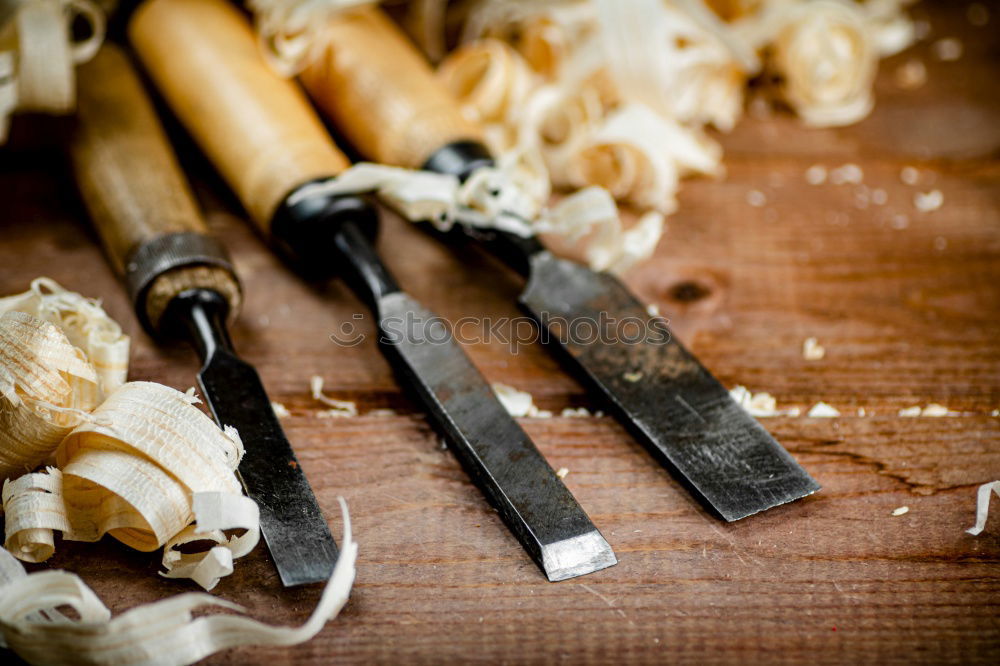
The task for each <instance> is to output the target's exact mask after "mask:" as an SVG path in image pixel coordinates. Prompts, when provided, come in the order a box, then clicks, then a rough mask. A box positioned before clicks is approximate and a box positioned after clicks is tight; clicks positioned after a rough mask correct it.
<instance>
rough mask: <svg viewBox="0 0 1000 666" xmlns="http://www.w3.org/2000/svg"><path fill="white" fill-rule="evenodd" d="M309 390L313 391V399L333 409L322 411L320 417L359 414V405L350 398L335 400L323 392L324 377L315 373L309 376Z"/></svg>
mask: <svg viewBox="0 0 1000 666" xmlns="http://www.w3.org/2000/svg"><path fill="white" fill-rule="evenodd" d="M309 390H310V391H312V397H313V400H319V401H320V402H322V403H323V404H324V405H328V406H329V407H330V408H331V409H328V410H326V411H324V412H320V413H319V414H318V416H319V417H320V418H336V417H344V416H357V415H358V406H357V405H356V404H354V403H353V402H352V401H350V400H335V399H334V398H331V397H329V396H326V395H324V394H323V378H322V377H320V376H319V375H313V376H312V377H310V378H309Z"/></svg>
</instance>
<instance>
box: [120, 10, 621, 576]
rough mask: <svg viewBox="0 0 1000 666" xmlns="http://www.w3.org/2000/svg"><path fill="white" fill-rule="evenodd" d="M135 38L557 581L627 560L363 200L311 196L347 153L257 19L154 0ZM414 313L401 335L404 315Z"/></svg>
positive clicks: (239, 186)
mask: <svg viewBox="0 0 1000 666" xmlns="http://www.w3.org/2000/svg"><path fill="white" fill-rule="evenodd" d="M128 32H129V37H130V39H131V41H132V44H133V45H134V46H135V49H136V51H137V53H138V54H139V56H140V57H141V59H142V61H143V63H144V64H145V66H146V69H147V70H148V72H149V74H150V76H151V78H152V79H153V81H154V82H155V83H156V84H157V85H158V86H159V88H160V90H161V92H162V93H163V96H164V98H165V99H166V100H167V103H168V104H169V105H170V106H171V107H172V108H173V110H174V112H175V113H176V114H177V116H178V117H179V118H180V120H181V122H182V123H183V124H184V125H185V126H186V127H187V129H188V131H189V132H190V133H191V134H192V135H193V136H194V138H195V140H196V141H197V143H198V144H199V145H200V146H201V147H202V149H203V150H204V151H205V152H206V153H207V154H208V156H209V157H210V158H211V160H212V161H213V162H214V164H215V165H216V167H217V168H218V169H219V171H220V172H221V173H222V175H223V176H224V178H225V179H226V180H227V182H228V183H229V185H230V186H231V187H232V189H233V190H234V191H235V192H236V194H237V195H238V196H239V198H240V200H241V202H242V203H243V205H244V207H245V208H246V209H247V211H248V212H249V213H250V216H251V217H252V218H253V220H254V222H255V223H256V225H257V227H258V229H259V230H260V231H261V232H262V233H263V234H264V235H265V236H266V237H268V238H270V240H271V241H272V242H273V243H274V244H276V245H277V246H278V247H279V248H280V249H281V250H282V251H283V254H285V255H286V257H287V258H289V259H291V261H292V262H293V263H294V264H295V265H296V266H297V267H298V268H299V269H300V270H301V272H303V273H304V274H307V275H311V276H313V277H332V276H333V274H335V273H337V274H340V275H341V276H343V277H344V278H345V280H346V281H347V282H348V284H349V285H350V286H351V287H352V288H353V289H354V290H355V292H356V293H357V294H358V295H359V296H360V297H361V298H362V300H364V301H366V303H367V305H368V306H369V307H370V308H371V310H372V312H373V313H374V315H375V319H376V321H377V324H378V327H379V333H380V343H381V346H382V349H383V352H384V353H385V355H386V357H387V358H388V359H389V361H390V363H391V364H392V366H393V368H394V369H395V370H396V372H397V374H398V375H399V377H400V380H401V382H402V383H403V384H405V385H406V386H407V387H408V388H409V389H410V390H411V391H412V392H413V393H414V394H415V395H416V396H417V398H418V399H419V401H420V402H421V403H422V405H423V407H424V408H425V410H426V411H427V413H428V415H429V416H430V418H431V420H432V421H433V422H434V424H435V425H436V426H437V428H438V430H439V431H440V432H442V433H443V434H444V435H445V436H446V437H447V439H448V441H449V448H451V450H452V451H454V452H455V454H456V456H457V457H458V458H459V460H460V461H461V463H462V464H463V466H464V467H465V469H466V471H467V472H468V473H469V475H470V476H471V477H472V479H473V480H474V481H475V482H476V483H477V484H478V485H479V487H480V488H481V489H482V491H483V493H484V494H485V495H486V496H487V498H488V499H489V500H490V502H491V503H492V504H493V506H494V507H496V509H497V510H498V511H499V513H500V515H501V516H502V518H503V519H504V520H505V522H506V523H507V525H508V526H509V528H510V529H511V531H512V532H513V533H514V535H515V536H516V537H517V538H518V539H519V540H520V541H521V544H522V545H523V546H524V548H525V550H527V551H528V553H529V554H530V555H531V556H532V557H533V558H534V559H535V561H536V562H537V563H538V564H539V566H540V567H541V568H542V569H543V571H544V572H545V574H546V576H547V577H548V578H549V580H552V581H556V580H563V579H566V578H571V577H574V576H579V575H583V574H586V573H590V572H593V571H597V570H599V569H603V568H605V567H608V566H611V565H613V564H615V563H616V559H615V556H614V553H613V552H612V551H611V548H610V547H609V546H608V544H607V542H606V541H605V540H604V538H603V537H602V536H601V534H600V532H598V530H597V528H595V527H594V525H593V523H592V522H591V521H590V519H589V518H588V517H587V514H586V513H584V511H583V509H582V508H581V507H580V505H579V504H577V502H576V500H575V499H574V498H573V496H572V494H570V492H569V490H568V489H567V488H566V486H565V485H564V484H563V482H562V480H561V479H559V477H557V476H556V474H555V472H553V471H552V468H551V467H550V466H549V465H548V463H547V462H546V461H545V459H544V458H543V457H542V456H541V454H540V453H539V452H538V450H537V449H536V448H535V446H534V444H533V443H532V442H531V440H530V439H529V438H528V436H527V435H526V434H525V432H524V431H523V430H522V429H521V428H520V426H518V425H517V422H516V421H514V419H513V418H512V417H511V416H510V415H509V414H508V413H507V412H506V410H505V409H504V408H503V406H502V405H501V404H500V402H499V401H498V400H497V398H496V396H495V395H494V394H493V391H492V389H491V388H490V386H489V384H488V383H487V382H486V380H485V378H484V377H483V376H482V375H481V374H480V373H479V371H478V370H477V369H476V368H475V366H474V365H473V364H472V363H471V362H470V360H469V358H468V357H467V356H466V355H465V353H464V351H463V350H462V348H461V347H460V346H459V345H458V344H457V343H456V342H455V341H454V340H453V339H452V338H451V336H450V333H449V332H448V331H447V330H446V329H445V327H444V326H443V325H441V324H440V321H438V324H437V326H430V325H425V324H428V323H429V322H431V321H434V320H435V315H434V314H433V313H431V312H430V311H428V310H427V309H426V308H424V307H423V306H422V305H420V304H419V303H417V302H416V301H415V300H414V299H413V298H411V297H410V296H408V295H407V294H405V293H404V292H402V291H401V290H400V288H399V287H398V286H397V284H396V282H395V280H394V279H393V277H392V276H391V275H390V274H389V272H388V270H387V269H386V267H385V266H384V265H383V264H382V262H381V260H380V259H379V257H378V255H377V254H376V253H375V250H374V248H373V246H372V242H373V238H374V234H375V229H376V224H377V214H376V210H375V208H374V207H373V206H372V205H371V204H370V203H368V202H367V201H366V200H364V199H363V198H360V197H357V196H331V195H320V194H315V193H314V191H313V193H310V189H311V188H310V185H311V184H312V183H314V182H316V181H317V180H318V179H328V178H331V177H333V176H336V175H337V174H338V173H339V172H341V171H342V170H343V169H345V168H346V167H347V166H348V165H349V160H348V159H347V158H346V157H345V156H344V155H343V154H342V153H340V151H339V150H338V149H337V148H336V146H335V145H334V143H333V141H332V140H331V138H330V137H329V135H328V133H327V132H326V129H325V128H324V127H323V125H322V122H321V121H320V119H319V116H318V115H316V113H315V111H313V109H312V108H311V107H310V106H309V102H308V100H307V99H306V97H305V95H304V94H303V93H302V92H301V90H300V89H299V88H298V87H297V86H296V84H295V83H294V82H292V81H288V80H285V79H282V78H280V77H279V76H277V75H276V74H274V73H273V72H272V71H271V70H270V69H269V67H268V65H267V63H266V62H265V61H264V59H263V57H262V55H261V54H260V53H259V51H258V48H257V42H256V39H255V38H254V34H253V31H252V29H251V27H250V25H249V22H248V20H247V19H246V18H245V17H244V16H243V15H242V14H241V13H240V12H239V11H238V10H237V9H236V8H235V7H233V6H231V5H229V4H228V3H226V2H225V1H224V0H150V1H149V2H146V3H145V4H144V5H142V6H141V7H140V8H139V9H138V10H137V11H136V13H135V14H134V15H133V17H132V19H131V23H130V25H129V28H128ZM404 321H411V322H414V324H415V325H414V326H407V327H406V328H407V329H408V330H407V333H406V334H404V335H400V333H399V332H398V330H397V329H396V324H397V323H399V322H404Z"/></svg>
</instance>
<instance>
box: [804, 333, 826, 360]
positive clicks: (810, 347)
mask: <svg viewBox="0 0 1000 666" xmlns="http://www.w3.org/2000/svg"><path fill="white" fill-rule="evenodd" d="M824 356H826V349H824V348H823V345H821V344H819V342H818V341H817V340H816V338H806V339H805V340H804V341H803V342H802V358H804V359H805V360H807V361H819V360H821V359H822V358H823V357H824Z"/></svg>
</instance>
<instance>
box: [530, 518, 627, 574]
mask: <svg viewBox="0 0 1000 666" xmlns="http://www.w3.org/2000/svg"><path fill="white" fill-rule="evenodd" d="M616 564H618V558H617V557H615V553H614V551H613V550H611V546H610V545H609V544H608V542H607V541H606V540H605V539H604V537H603V536H601V533H600V532H598V531H597V530H593V531H591V532H587V533H585V534H581V535H579V536H575V537H570V538H569V539H563V540H562V541H556V542H555V543H550V544H547V545H544V546H542V569H544V571H545V576H546V577H547V578H548V579H549V582H552V583H556V582H558V581H561V580H567V579H569V578H575V577H577V576H584V575H586V574H589V573H593V572H595V571H600V570H601V569H606V568H608V567H611V566H614V565H616Z"/></svg>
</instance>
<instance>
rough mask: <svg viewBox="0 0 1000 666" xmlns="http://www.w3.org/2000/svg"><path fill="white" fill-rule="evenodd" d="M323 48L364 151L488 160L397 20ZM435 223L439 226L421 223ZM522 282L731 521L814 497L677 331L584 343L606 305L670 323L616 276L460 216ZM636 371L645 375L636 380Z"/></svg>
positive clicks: (573, 347)
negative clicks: (585, 327) (573, 328)
mask: <svg viewBox="0 0 1000 666" xmlns="http://www.w3.org/2000/svg"><path fill="white" fill-rule="evenodd" d="M324 39H326V40H327V41H328V44H329V47H328V50H327V51H326V52H325V53H324V54H323V55H322V56H321V57H320V58H319V59H318V60H316V61H315V62H314V63H313V64H311V65H310V66H309V67H308V68H307V69H306V70H305V71H304V72H303V73H302V74H301V76H300V78H301V81H302V83H303V84H304V85H305V87H306V90H307V91H308V92H309V94H310V95H311V96H312V97H313V99H314V100H315V102H316V104H317V106H319V107H320V109H321V110H323V111H324V112H325V113H326V114H327V115H328V116H329V117H330V119H331V120H332V121H333V123H334V124H335V125H336V126H337V128H338V129H339V130H340V131H341V132H342V133H343V134H344V136H345V137H346V138H347V139H348V140H349V141H351V142H352V143H353V144H354V146H355V147H356V148H357V149H358V150H359V151H360V152H361V153H362V155H364V156H365V157H366V158H368V159H371V160H374V161H376V162H381V163H384V164H391V165H397V166H403V167H410V168H423V169H426V170H430V171H437V172H442V173H450V174H452V175H455V176H457V177H459V178H461V179H464V178H466V177H468V176H469V175H470V174H471V173H472V172H474V171H475V170H476V169H478V168H480V167H487V166H490V165H492V164H493V160H492V157H491V155H490V153H489V151H488V150H487V149H486V148H485V147H484V146H483V144H482V143H481V141H480V137H481V131H480V130H479V128H477V127H475V126H474V125H472V123H470V121H469V120H467V119H466V118H465V116H463V115H462V113H461V112H460V110H459V108H458V106H457V103H456V102H455V101H454V99H452V98H451V97H450V95H449V93H448V92H447V91H446V90H445V89H444V88H443V87H442V86H441V85H440V84H439V83H438V82H437V81H436V80H435V78H434V75H433V72H432V71H431V69H430V66H429V65H428V64H427V63H426V61H424V59H423V58H422V56H421V55H420V54H419V52H417V50H416V49H415V48H414V47H413V46H412V45H411V44H410V43H409V41H408V40H407V38H406V36H405V35H404V34H403V33H402V31H401V30H400V29H399V28H398V27H397V26H396V25H395V24H394V23H393V22H392V21H391V20H390V19H389V18H388V17H387V16H386V15H385V14H384V13H382V12H381V11H380V10H378V9H376V8H372V7H367V8H363V9H358V10H355V11H350V12H345V13H343V14H340V15H338V16H336V17H334V18H333V19H331V20H330V21H329V22H328V24H327V25H326V26H324ZM424 226H427V227H430V225H424ZM455 228H456V229H457V230H458V231H457V232H456V233H459V234H464V235H466V236H467V237H469V238H472V239H474V240H476V241H478V242H479V244H480V245H481V246H482V247H484V248H486V249H487V250H488V251H490V252H491V253H493V254H494V255H495V256H497V257H498V258H500V259H501V260H502V261H503V262H504V263H506V264H507V265H508V266H510V267H511V268H513V269H514V270H515V271H517V272H518V273H520V274H521V275H522V276H524V277H525V278H526V279H527V286H526V288H525V290H524V292H523V293H522V294H521V296H520V298H519V302H520V305H521V307H522V308H523V309H524V310H526V311H527V312H528V313H529V314H531V315H532V316H533V317H534V318H535V319H536V321H538V323H539V325H540V326H542V327H543V328H546V329H547V330H548V332H549V333H550V336H549V337H550V338H551V339H553V340H556V341H558V342H559V345H560V347H561V348H562V350H563V351H564V352H566V353H565V354H564V357H565V358H566V359H567V361H568V363H569V365H570V366H571V367H574V368H575V369H576V370H578V373H579V374H580V376H581V377H582V378H583V379H584V381H585V382H586V383H588V384H589V385H590V386H591V387H592V388H594V389H595V390H596V392H597V393H598V394H599V395H601V396H602V397H603V398H604V400H605V401H606V402H607V404H608V405H610V407H611V408H612V409H613V411H615V412H616V413H617V414H618V416H619V417H620V418H621V419H622V420H623V421H624V423H626V424H627V426H628V427H629V428H630V429H631V431H632V432H633V433H634V434H635V435H636V436H637V438H638V439H639V440H640V441H642V442H643V443H644V444H645V446H646V447H647V448H648V449H649V451H650V452H651V453H652V454H653V455H654V457H656V458H657V460H659V461H660V463H661V464H663V465H665V466H666V467H667V468H668V469H671V470H673V471H675V472H676V473H678V474H679V478H680V479H681V480H682V481H683V482H685V483H686V484H687V485H688V486H689V488H690V489H692V490H693V491H694V493H695V495H696V496H698V497H700V498H701V499H702V500H703V501H704V502H705V503H706V504H707V506H709V507H710V508H712V509H714V510H715V511H716V512H717V513H718V514H720V515H721V516H722V517H723V518H724V519H726V520H737V519H740V518H744V517H746V516H749V515H752V514H754V513H757V512H759V511H763V510H765V509H768V508H770V507H773V506H777V505H779V504H784V503H786V502H790V501H792V500H795V499H798V498H801V497H804V496H806V495H809V494H811V493H813V492H815V491H816V490H818V489H819V485H818V484H817V483H816V482H815V481H814V480H813V479H812V478H811V477H810V476H809V474H808V473H807V472H806V471H805V470H804V469H803V468H802V467H801V466H799V464H798V463H797V462H795V460H794V459H793V458H792V457H791V455H789V453H788V452H787V451H786V450H785V449H784V448H782V447H781V445H780V444H778V442H777V441H775V440H774V438H773V437H771V435H770V434H769V433H768V432H767V431H766V430H765V429H764V428H763V427H762V426H761V425H760V424H759V423H758V422H757V421H756V420H755V419H753V418H752V417H751V416H750V415H749V414H747V413H746V412H745V411H744V410H743V409H742V408H741V407H740V406H739V405H737V404H736V402H735V401H733V400H732V399H731V398H730V396H729V393H728V392H727V391H726V389H725V388H724V387H723V386H722V385H721V384H720V383H719V382H718V380H716V379H715V377H713V376H712V375H711V374H710V373H709V372H708V371H707V370H706V369H705V368H704V367H703V366H702V365H701V363H699V362H698V360H697V359H696V358H695V357H694V356H693V355H692V354H691V353H690V352H689V351H687V349H685V348H684V347H683V345H681V344H680V343H679V342H678V341H677V340H676V339H675V338H673V336H670V335H667V336H662V338H661V339H660V340H658V341H655V342H652V341H648V342H640V343H632V342H631V341H620V340H613V339H608V340H605V339H602V340H598V341H596V342H589V341H583V340H580V341H575V340H573V339H571V336H569V335H567V331H566V330H565V326H566V323H567V322H573V321H580V320H588V321H591V322H594V323H595V325H597V323H598V322H599V321H600V319H601V316H602V314H603V315H604V316H605V317H606V318H607V317H610V318H613V320H615V321H627V320H631V321H640V322H643V323H644V324H645V325H646V327H647V330H658V329H657V327H662V328H663V329H666V325H665V323H664V322H663V321H662V320H658V319H656V318H654V317H652V316H651V315H650V314H649V313H648V312H647V310H646V308H645V307H644V306H643V305H642V304H641V303H640V302H639V301H638V300H637V299H636V298H635V296H633V295H632V294H631V293H630V292H629V290H628V289H627V288H626V287H625V286H624V285H623V284H622V283H621V282H620V281H619V280H618V279H617V278H615V277H613V276H612V275H609V274H606V273H598V272H595V271H592V270H590V269H588V268H587V267H585V266H582V265H580V264H577V263H575V262H571V261H566V260H563V259H559V258H557V257H555V256H554V255H553V254H551V253H550V252H548V251H546V250H545V248H544V247H543V246H542V245H541V243H540V242H539V241H538V240H537V239H536V238H534V237H522V236H519V235H517V234H514V233H510V232H505V231H500V230H496V229H484V228H473V227H470V226H467V225H462V224H456V225H455ZM637 376H641V379H640V380H638V381H636V380H635V377H637Z"/></svg>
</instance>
